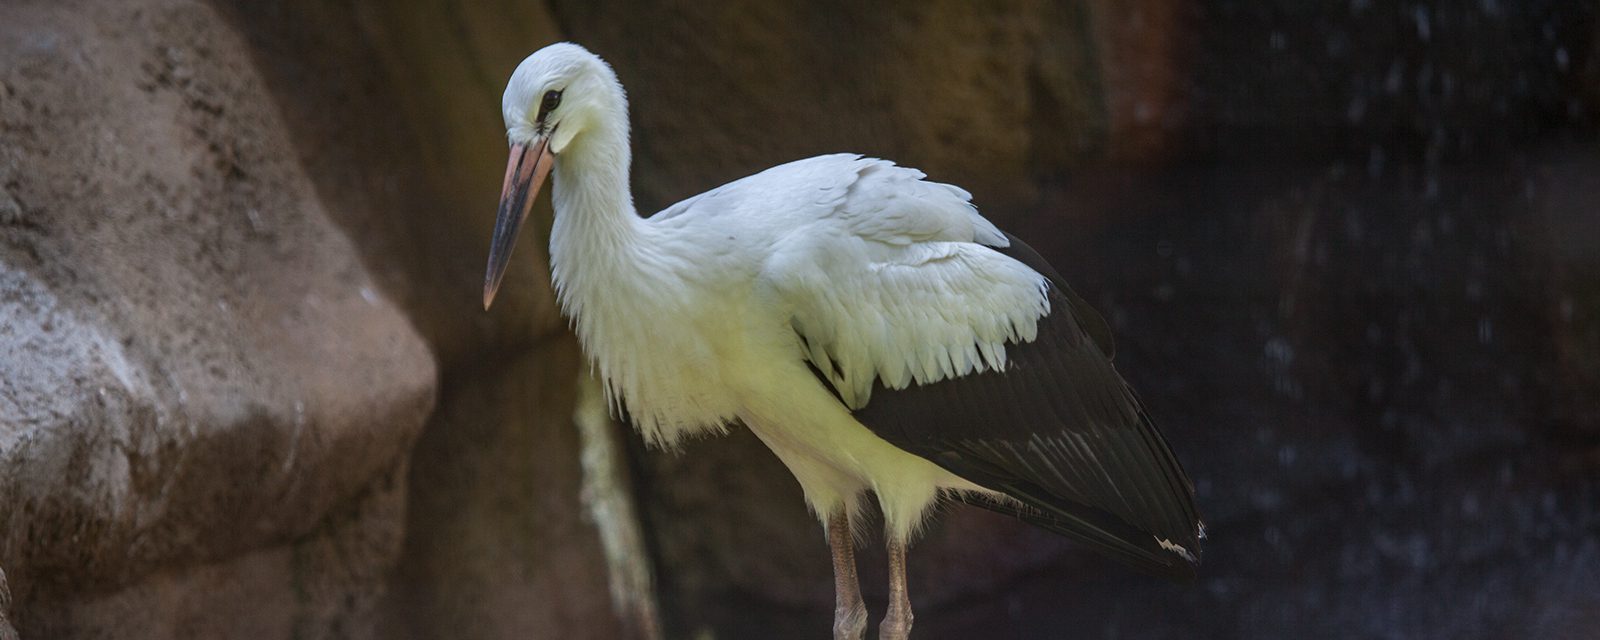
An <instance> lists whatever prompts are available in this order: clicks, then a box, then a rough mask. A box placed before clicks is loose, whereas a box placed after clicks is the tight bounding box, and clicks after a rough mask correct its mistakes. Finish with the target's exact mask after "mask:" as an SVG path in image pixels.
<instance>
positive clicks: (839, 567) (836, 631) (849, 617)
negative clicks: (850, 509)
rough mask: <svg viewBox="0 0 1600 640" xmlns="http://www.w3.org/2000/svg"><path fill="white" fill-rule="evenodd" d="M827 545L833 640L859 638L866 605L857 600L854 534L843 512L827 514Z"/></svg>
mask: <svg viewBox="0 0 1600 640" xmlns="http://www.w3.org/2000/svg"><path fill="white" fill-rule="evenodd" d="M828 547H829V548H831V549H832V550H833V591H834V605H833V640H861V638H862V637H863V635H864V634H865V633H866V631H867V604H866V603H865V602H862V601H861V582H860V580H858V579H857V578H856V551H855V536H853V535H851V533H850V516H849V515H848V514H847V513H846V512H845V511H842V510H841V511H840V512H838V513H836V514H833V515H830V516H828Z"/></svg>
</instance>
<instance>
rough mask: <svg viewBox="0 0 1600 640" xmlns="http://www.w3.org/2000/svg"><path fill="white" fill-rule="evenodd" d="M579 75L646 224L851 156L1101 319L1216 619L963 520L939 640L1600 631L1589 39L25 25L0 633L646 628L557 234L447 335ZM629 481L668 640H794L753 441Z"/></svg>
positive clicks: (912, 21) (1477, 23)
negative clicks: (796, 168)
mask: <svg viewBox="0 0 1600 640" xmlns="http://www.w3.org/2000/svg"><path fill="white" fill-rule="evenodd" d="M559 39H571V40H574V41H577V42H579V43H581V44H584V45H585V46H587V47H589V48H591V49H592V50H594V51H596V52H597V53H599V54H601V55H602V56H604V57H606V58H607V59H608V60H609V61H611V63H612V64H613V65H614V66H615V67H616V69H617V72H618V75H619V76H620V77H621V79H622V81H623V83H624V85H625V86H626V87H627V88H628V90H629V95H630V99H631V103H632V107H633V113H632V119H633V125H634V143H635V149H636V163H635V175H634V187H635V191H636V196H637V198H638V201H639V204H640V208H641V209H642V210H647V211H649V210H655V209H657V208H660V207H663V206H665V205H668V204H670V203H672V202H674V201H676V200H677V199H680V198H683V197H686V196H689V195H693V194H694V193H698V192H699V191H702V190H704V189H707V188H710V187H712V186H715V185H718V184H721V183H723V182H726V181H728V180H732V179H735V178H738V177H740V176H743V175H747V174H749V173H752V172H754V171H757V170H759V169H761V168H764V167H766V166H770V165H772V164H776V163H779V162H783V161H787V160H791V159H795V158H798V157H803V156H806V155H811V154H815V153H822V152H831V151H839V150H852V151H859V152H864V153H870V154H874V155H881V156H884V157H888V158H892V159H894V160H896V161H898V162H900V163H902V164H906V165H910V166H915V167H918V168H921V169H923V170H925V171H927V172H928V173H929V174H930V176H931V177H933V178H934V179H938V180H941V181H948V182H954V183H957V184H960V185H963V186H965V187H967V188H969V189H970V190H971V191H972V192H973V193H974V195H975V200H976V202H977V204H978V206H979V207H980V208H982V210H983V211H984V212H985V214H986V215H988V216H989V217H990V218H991V219H993V220H995V221H996V222H997V223H999V224H1000V225H1001V226H1003V227H1006V228H1008V229H1010V230H1012V231H1013V232H1015V233H1017V234H1019V235H1021V236H1022V237H1024V238H1026V239H1028V241H1029V242H1030V243H1031V244H1033V245H1034V246H1035V247H1037V248H1038V249H1040V250H1041V251H1042V252H1043V253H1045V254H1046V256H1047V257H1049V258H1050V259H1051V261H1052V262H1053V263H1055V264H1056V265H1057V266H1058V267H1059V268H1060V270H1061V271H1062V273H1064V274H1065V275H1066V277H1067V278H1068V279H1069V280H1071V281H1072V282H1073V283H1074V285H1075V287H1076V288H1077V289H1078V290H1079V291H1080V292H1081V293H1083V294H1084V296H1085V297H1086V298H1087V299H1088V300H1089V301H1090V302H1091V303H1092V304H1094V305H1095V306H1096V307H1098V308H1099V309H1100V310H1101V311H1102V312H1103V313H1104V314H1105V316H1106V317H1107V319H1108V320H1110V322H1111V323H1112V325H1113V328H1114V330H1115V331H1116V333H1117V336H1118V345H1119V350H1118V351H1119V353H1118V367H1119V369H1120V370H1121V371H1122V372H1123V373H1124V375H1125V376H1127V377H1128V378H1129V380H1130V381H1131V382H1133V384H1134V385H1135V386H1136V387H1137V388H1138V389H1139V390H1140V391H1141V393H1142V396H1143V398H1144V399H1145V400H1146V402H1147V403H1148V404H1149V405H1150V408H1151V411H1152V413H1153V415H1155V416H1156V419H1157V421H1158V422H1159V423H1160V424H1161V425H1162V427H1163V429H1164V431H1165V433H1166V434H1167V436H1168V437H1169V439H1170V440H1171V441H1172V443H1173V445H1174V447H1175V448H1176V449H1177V451H1178V453H1179V455H1180V457H1182V459H1183V460H1184V462H1185V465H1186V467H1187V468H1188V470H1189V471H1190V473H1191V475H1193V476H1194V479H1195V481H1196V484H1197V488H1198V492H1199V502H1200V506H1201V510H1202V513H1203V514H1204V516H1205V517H1206V520H1207V523H1208V525H1209V532H1210V540H1209V545H1208V547H1207V550H1206V559H1205V564H1204V565H1203V567H1202V570H1201V576H1200V579H1199V581H1198V582H1197V583H1196V584H1194V585H1191V586H1177V585H1168V584H1165V583H1160V582H1157V581H1154V580H1151V579H1147V578H1145V577H1142V576H1139V575H1134V574H1130V573H1128V572H1126V571H1124V570H1122V569H1121V568H1119V567H1117V566H1114V565H1112V564H1110V563H1108V562H1106V561H1103V560H1101V559H1098V558H1095V557H1091V556H1088V555H1086V554H1084V553H1082V552H1081V551H1079V550H1077V549H1075V548H1074V547H1073V546H1072V545H1070V544H1068V543H1065V542H1063V541H1060V540H1057V539H1055V538H1053V537H1051V536H1050V535H1049V534H1046V533H1044V532H1041V531H1037V530H1033V529H1030V528H1027V527H1026V526H1023V525H1020V524H1018V523H1015V522H1012V521H1009V520H1006V519H1004V518H1001V517H998V516H994V515H991V514H987V513H979V512H976V511H972V510H965V509H951V510H950V511H949V512H947V513H945V514H943V515H942V517H941V518H940V519H939V520H938V522H937V523H936V524H935V525H934V526H933V527H932V528H931V530H930V533H929V534H928V536H927V538H926V539H924V540H923V541H921V542H920V543H919V544H918V545H917V546H916V547H915V548H914V549H913V551H912V556H911V560H912V565H911V576H910V577H911V582H912V584H911V593H912V598H913V602H914V604H915V606H916V607H917V614H918V615H917V635H918V637H922V638H972V637H984V638H1055V637H1075V636H1086V637H1119V638H1120V637H1133V638H1193V637H1211V638H1235V637H1240V638H1283V637H1310V638H1351V637H1358V638H1366V637H1372V638H1390V637H1395V638H1532V637H1538V638H1587V637H1592V636H1593V634H1594V631H1593V630H1594V629H1596V628H1600V595H1597V592H1596V590H1595V585H1597V584H1600V506H1597V505H1600V146H1597V144H1600V135H1597V126H1600V51H1597V49H1596V47H1597V46H1600V4H1596V3H1595V2H1592V1H1589V2H1555V1H1551V2H1538V1H1534V2H1509V1H1506V0H1499V1H1495V0H1482V1H1477V2H1455V3H1424V2H1384V1H1382V0H1352V1H1350V2H1338V3H1301V2H1230V1H1225V0H1215V1H1210V2H1181V1H1171V0H1141V1H1136V2H1109V1H1103V0H1083V1H1079V2H1066V3H1061V2H1044V1H1038V2H1029V1H1025V0H1014V1H1007V2H993V3H962V2H895V3H851V2H833V1H827V2H820V3H816V2H811V3H803V2H770V3H736V2H734V3H729V2H647V3H637V2H612V1H609V0H600V1H591V2H578V1H568V0H554V1H552V2H548V3H541V2H508V1H499V0H496V1H494V2H483V3H455V2H443V1H436V0H435V1H424V0H416V1H407V2H376V1H369V0H344V1H338V2H311V1H309V0H306V1H302V0H275V1H269V2H214V3H204V2H191V1H184V0H140V1H139V2H102V1H91V0H73V1H70V2H45V1H43V0H36V1H30V0H22V1H19V2H13V3H8V4H6V5H4V6H0V49H3V50H4V53H3V54H0V186H3V187H4V191H3V192H0V196H3V197H0V318H3V319H4V320H5V323H4V324H5V326H6V327H7V329H5V330H0V371H4V372H5V373H4V375H3V381H0V461H4V462H3V466H0V524H3V526H4V530H3V531H0V569H3V570H4V571H5V572H6V574H5V575H6V576H7V577H8V578H9V581H7V580H0V637H4V635H5V634H6V633H7V631H8V630H9V626H11V625H14V626H15V628H16V629H17V630H18V631H20V632H21V635H22V636H23V637H25V638H42V637H52V638H54V637H69V638H70V637H108V636H115V637H150V638H165V637H182V638H188V637H195V638H199V637H263V638H266V637H285V638H287V637H300V638H305V637H319V638H344V637H384V638H418V639H421V638H513V637H517V638H520V637H530V636H532V637H560V638H612V637H620V636H623V635H625V634H631V633H636V632H637V631H638V627H637V626H636V625H634V624H633V623H632V622H630V620H629V619H628V618H627V616H618V615H616V614H615V613H613V605H612V596H611V593H610V592H609V590H608V589H609V587H611V586H612V585H609V584H608V579H607V571H606V556H605V553H604V551H603V548H602V547H603V544H602V542H601V540H600V530H599V529H600V527H599V525H597V524H596V523H595V522H594V521H593V520H591V519H589V518H588V517H587V516H586V515H585V514H586V513H588V512H587V511H586V510H585V504H586V503H585V497H584V496H583V495H582V488H583V487H584V486H585V485H584V475H583V474H584V470H583V467H582V466H581V465H580V463H579V456H580V453H581V451H580V450H581V448H582V445H581V443H580V438H579V437H578V435H577V434H576V432H575V430H574V428H573V425H572V422H573V415H574V402H575V396H576V395H577V393H578V392H577V385H578V383H577V382H576V381H577V380H578V375H579V372H580V370H581V356H580V354H579V353H578V351H577V349H576V345H575V343H574V342H573V340H572V338H571V337H570V336H569V335H568V334H567V333H566V331H565V328H564V327H565V323H564V321H562V320H561V319H560V318H559V317H558V316H557V315H556V312H555V309H554V306H553V304H552V302H551V298H550V291H549V285H548V275H547V272H546V268H545V266H544V263H543V261H544V256H543V250H542V247H540V246H539V245H540V244H541V242H539V241H531V240H532V238H526V239H524V241H523V243H521V244H522V248H521V249H520V250H519V252H518V253H519V259H518V260H517V261H516V264H515V265H514V270H513V272H512V273H511V274H510V276H509V277H508V280H507V284H506V287H505V290H504V293H503V295H502V298H501V300H500V301H499V302H497V305H496V308H495V310H494V312H493V313H488V314H485V313H481V312H480V311H479V310H478V309H479V305H478V302H477V301H476V300H475V297H476V295H477V291H478V290H479V289H478V287H479V283H480V278H481V277H482V276H481V269H482V261H483V255H484V251H485V247H486V244H487V238H488V233H489V225H490V220H491V218H492V215H493V207H494V203H495V198H496V196H497V189H498V184H497V181H498V180H499V178H500V177H501V175H502V167H501V166H500V163H501V162H502V161H503V158H504V153H505V152H504V139H503V131H502V130H501V124H500V122H499V110H498V105H499V92H500V90H501V89H502V87H503V83H504V81H505V79H506V78H507V77H508V76H509V74H510V71H511V69H512V68H513V67H514V66H515V64H516V63H517V62H518V61H519V60H520V59H521V58H522V57H523V56H525V55H527V54H528V53H529V52H531V51H533V50H534V49H537V48H538V47H540V46H543V45H544V44H546V43H548V42H553V41H556V40H559ZM536 211H537V213H536V215H538V216H541V217H542V219H543V220H544V221H545V222H544V223H543V224H546V225H547V224H548V216H549V210H548V205H540V206H539V207H538V208H537V209H536ZM544 233H546V231H544V230H543V229H539V230H535V231H534V232H533V233H532V235H534V236H540V235H542V234H544ZM172 256H178V257H182V258H184V259H178V260H174V259H171V257H172ZM217 300H221V301H223V302H224V303H225V304H224V305H223V306H222V307H220V309H221V311H220V312H218V311H213V309H217V308H218V307H217V306H216V305H215V304H213V302H215V301H217ZM219 313H220V315H219ZM235 316H237V317H235ZM219 318H220V319H219ZM63 328H64V329H63ZM107 336H109V337H107ZM213 361H214V362H216V363H217V364H215V365H214V366H211V367H205V366H194V367H188V366H187V365H186V364H185V363H193V362H205V363H210V362H213ZM130 363H131V364H130ZM83 372H87V373H83ZM129 372H132V373H129ZM106 389H110V390H111V391H109V392H108V391H106ZM95 398H101V400H96V399H95ZM105 398H110V400H106V399H105ZM617 433H619V434H626V433H627V432H626V431H625V430H623V429H621V428H620V427H619V428H618V429H617ZM104 434H111V435H109V436H107V435H104ZM625 437H627V438H630V439H628V440H624V442H628V443H631V447H632V449H631V451H629V456H628V460H629V461H630V466H631V469H630V470H629V471H630V474H631V478H632V494H633V496H634V497H635V498H636V499H637V501H638V503H639V506H640V512H639V518H638V519H639V523H640V524H641V525H642V531H643V532H644V534H645V537H646V545H645V549H646V551H647V553H646V554H645V555H644V556H642V557H638V558H633V559H632V561H633V562H636V563H638V564H640V565H641V566H649V567H651V568H653V570H654V572H655V575H656V589H655V590H654V595H655V596H656V597H657V598H658V599H659V602H660V612H661V618H662V622H663V623H664V628H665V631H666V634H667V635H668V636H669V637H705V636H704V635H703V634H708V633H709V634H710V636H711V637H720V638H746V637H750V638H788V637H794V638H812V637H819V636H825V634H826V633H827V627H828V624H829V621H830V617H831V607H832V605H831V597H832V595H831V586H830V584H831V582H830V579H829V565H828V562H827V556H826V548H825V546H824V544H823V540H822V537H821V535H820V532H819V531H818V530H817V527H816V526H815V524H814V522H813V521H812V519H811V518H810V517H809V516H808V515H807V514H806V513H805V510H804V507H803V504H802V502H801V500H800V496H799V491H798V489H797V487H796V486H795V484H794V482H793V480H792V479H791V478H790V477H789V476H788V475H787V472H786V471H784V470H783V469H782V468H781V466H780V465H778V464H777V461H776V460H775V459H774V458H773V457H772V456H771V455H770V454H768V453H766V452H765V450H764V449H762V448H761V447H760V445H759V443H757V442H756V441H755V439H754V438H753V437H750V436H749V435H748V434H746V433H744V432H735V433H734V434H733V435H731V436H729V437H728V438H724V439H719V440H710V441H704V442H698V443H694V444H692V445H691V446H689V447H687V448H686V450H685V451H684V452H683V453H682V454H681V455H675V454H667V453H660V452H651V451H645V450H643V448H642V447H641V446H639V445H638V443H637V440H636V439H631V438H632V436H631V435H628V436H625ZM130 451H131V452H132V453H129V452H130ZM263 460H265V461H266V462H262V461H263ZM285 460H287V461H289V462H288V463H286V462H285ZM40 461H59V464H57V463H53V462H52V463H49V464H46V463H44V462H40ZM285 464H288V465H289V468H292V469H293V470H294V472H293V473H287V472H284V471H282V469H283V468H285V467H284V465H285ZM64 468H77V469H85V470H88V471H85V472H83V473H79V474H76V475H74V474H65V473H62V472H60V471H59V469H64ZM129 469H131V470H132V471H129ZM159 478H177V479H179V480H174V481H172V482H171V483H170V486H169V485H163V484H161V483H160V482H158V481H156V480H153V479H159ZM163 487H168V488H166V489H163ZM240 523H248V526H244V525H241V524H240ZM862 562H863V580H864V587H865V588H866V590H867V592H868V604H869V607H871V608H872V609H873V610H874V611H875V612H881V611H882V607H883V583H884V579H885V576H884V571H883V564H884V563H883V558H882V556H881V553H879V552H878V551H876V550H873V551H868V552H867V553H865V554H864V556H863V558H862ZM8 582H9V593H8V592H7V589H6V585H7V583H8ZM8 600H9V602H8ZM7 620H9V621H10V623H9V624H8V623H7Z"/></svg>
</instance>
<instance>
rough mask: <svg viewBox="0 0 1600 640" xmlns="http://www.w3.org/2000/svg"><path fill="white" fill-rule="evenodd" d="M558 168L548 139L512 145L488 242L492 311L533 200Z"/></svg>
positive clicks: (486, 289)
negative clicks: (553, 168)
mask: <svg viewBox="0 0 1600 640" xmlns="http://www.w3.org/2000/svg"><path fill="white" fill-rule="evenodd" d="M553 164H555V154H553V153H551V152H550V140H549V138H545V137H542V136H541V137H539V138H538V139H535V140H534V141H533V143H532V144H513V145H511V159H510V160H508V161H507V162H506V183H505V186H504V187H502V188H501V191H500V214H499V215H498V216H496V217H495V221H494V239H493V240H490V242H489V271H488V273H486V274H484V276H483V308H484V310H485V311H487V310H488V309H489V305H490V304H492V303H493V302H494V294H495V292H496V291H499V290H500V280H501V279H502V278H504V277H505V276H506V265H507V264H508V263H509V262H510V261H511V250H512V248H514V247H516V245H517V230H519V229H521V228H522V221H524V220H527V219H528V212H529V211H531V210H532V209H533V199H534V198H535V197H537V196H538V195H539V188H540V187H542V186H544V179H545V177H546V176H549V175H550V166H551V165H553Z"/></svg>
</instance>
